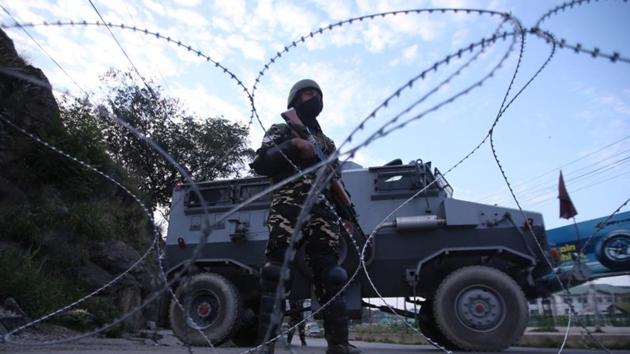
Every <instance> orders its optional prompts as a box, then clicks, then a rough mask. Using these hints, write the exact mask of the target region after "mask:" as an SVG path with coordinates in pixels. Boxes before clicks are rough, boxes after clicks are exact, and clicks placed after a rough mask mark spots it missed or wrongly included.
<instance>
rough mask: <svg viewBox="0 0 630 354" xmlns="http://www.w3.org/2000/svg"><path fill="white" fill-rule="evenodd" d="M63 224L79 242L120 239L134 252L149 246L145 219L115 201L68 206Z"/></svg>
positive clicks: (132, 206)
mask: <svg viewBox="0 0 630 354" xmlns="http://www.w3.org/2000/svg"><path fill="white" fill-rule="evenodd" d="M143 218H144V219H143ZM65 223H66V225H67V226H69V227H70V228H71V230H72V231H73V234H74V235H75V237H76V240H78V241H84V242H86V241H90V240H92V241H106V240H121V241H123V242H125V243H127V244H130V245H131V246H132V247H134V248H135V249H136V250H141V249H144V248H145V247H146V246H147V245H148V243H149V235H148V234H147V231H146V226H147V224H148V223H147V222H146V217H145V215H144V214H142V213H141V212H140V210H139V208H138V207H136V205H135V204H131V205H126V204H123V203H122V202H120V201H116V200H103V201H95V202H77V203H74V204H73V205H72V206H71V207H70V209H69V212H68V218H67V220H66V221H65Z"/></svg>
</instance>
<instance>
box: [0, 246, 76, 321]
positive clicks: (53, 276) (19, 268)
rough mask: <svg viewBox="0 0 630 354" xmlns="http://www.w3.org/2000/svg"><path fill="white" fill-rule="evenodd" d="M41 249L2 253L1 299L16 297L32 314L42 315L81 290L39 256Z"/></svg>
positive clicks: (69, 300)
mask: <svg viewBox="0 0 630 354" xmlns="http://www.w3.org/2000/svg"><path fill="white" fill-rule="evenodd" d="M39 253H40V251H39V249H36V250H30V249H29V250H27V251H23V252H20V251H17V250H4V251H3V252H1V253H0V274H2V281H1V282H0V299H4V298H9V297H13V298H15V299H18V302H19V304H20V306H21V307H22V308H23V309H24V311H26V312H27V314H28V315H29V316H34V317H39V316H42V315H45V314H48V313H50V312H52V311H54V310H56V309H58V308H59V307H62V306H65V305H67V304H68V303H70V302H71V301H72V300H74V299H77V298H78V297H79V296H80V295H81V290H80V289H79V288H78V287H77V286H76V285H75V284H72V283H70V282H68V281H67V280H65V278H64V277H63V276H62V275H61V274H59V273H58V272H55V271H54V270H52V269H50V267H47V262H46V260H45V259H40V258H39Z"/></svg>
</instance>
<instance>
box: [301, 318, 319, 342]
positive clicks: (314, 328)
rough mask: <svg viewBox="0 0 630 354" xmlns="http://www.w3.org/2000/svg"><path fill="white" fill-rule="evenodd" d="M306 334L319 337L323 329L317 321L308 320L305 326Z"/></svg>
mask: <svg viewBox="0 0 630 354" xmlns="http://www.w3.org/2000/svg"><path fill="white" fill-rule="evenodd" d="M304 329H305V332H306V335H307V336H309V337H315V338H319V337H321V336H322V331H321V329H320V328H319V325H318V324H317V322H307V323H306V327H305V328H304Z"/></svg>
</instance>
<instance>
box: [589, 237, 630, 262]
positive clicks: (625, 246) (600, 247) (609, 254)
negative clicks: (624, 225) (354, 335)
mask: <svg viewBox="0 0 630 354" xmlns="http://www.w3.org/2000/svg"><path fill="white" fill-rule="evenodd" d="M595 255H596V256H597V260H598V261H599V262H600V263H601V264H603V265H604V266H606V267H607V268H609V269H613V270H626V269H630V231H627V230H616V231H614V232H613V233H611V234H610V235H608V236H606V237H604V238H602V239H601V240H600V241H599V242H598V243H597V245H596V246H595Z"/></svg>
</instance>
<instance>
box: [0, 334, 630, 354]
mask: <svg viewBox="0 0 630 354" xmlns="http://www.w3.org/2000/svg"><path fill="white" fill-rule="evenodd" d="M353 343H354V344H355V345H357V346H358V347H359V348H360V349H361V351H362V352H363V353H365V354H405V353H441V352H442V351H440V350H439V349H436V348H434V347H431V346H428V345H399V344H388V343H368V342H359V341H354V342H353ZM247 349H248V348H236V347H220V348H214V349H212V348H199V347H196V348H192V352H193V353H217V354H237V353H242V352H243V351H245V350H247ZM325 351H326V343H325V341H324V340H323V339H320V338H308V346H306V347H301V346H293V347H292V351H289V350H287V349H286V348H282V347H280V346H278V348H276V353H277V354H284V353H295V354H321V353H324V352H325ZM0 352H6V353H14V354H27V353H28V354H32V353H50V354H78V353H86V354H105V353H124V354H168V353H186V352H187V349H186V347H184V346H181V345H180V344H178V343H177V342H176V340H175V339H171V340H169V339H168V338H166V340H160V341H159V342H154V341H152V340H148V339H141V338H134V339H111V338H88V339H83V340H80V341H78V342H72V343H66V344H59V345H56V346H46V347H33V346H15V345H7V344H0ZM557 352H558V348H525V347H513V348H510V349H508V350H506V351H505V353H537V354H555V353H557ZM611 352H612V353H615V354H621V353H624V354H630V350H612V351H611ZM564 353H571V354H573V353H578V354H590V353H602V351H601V350H588V349H565V350H564Z"/></svg>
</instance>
